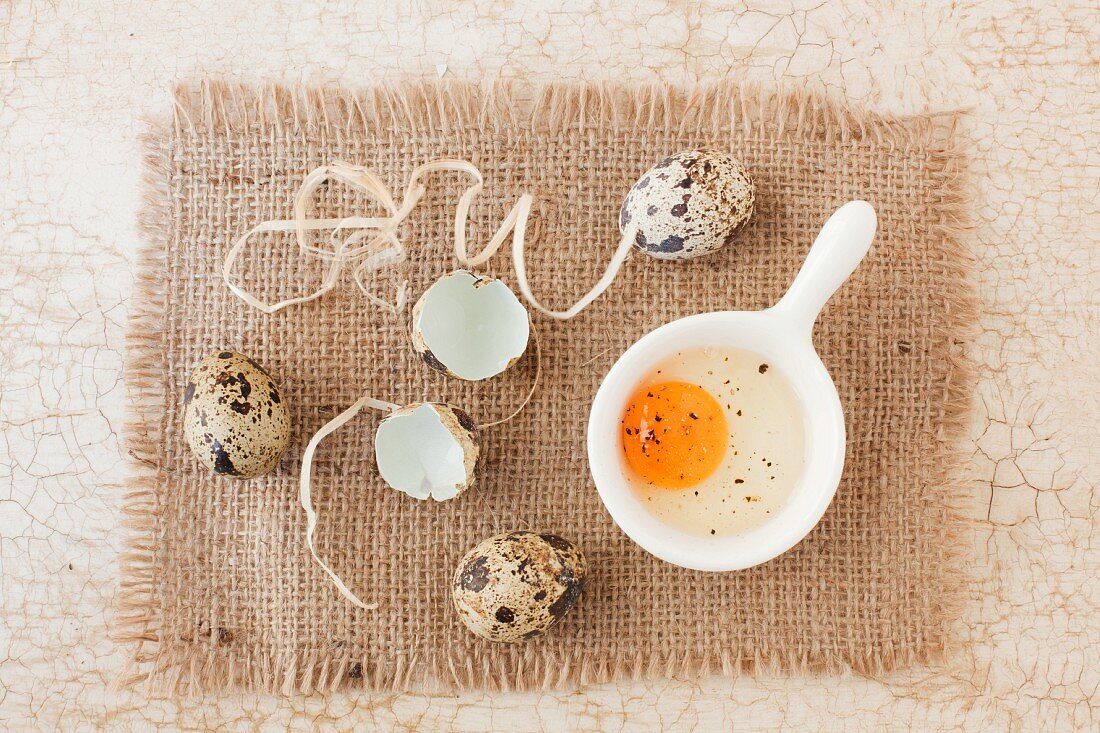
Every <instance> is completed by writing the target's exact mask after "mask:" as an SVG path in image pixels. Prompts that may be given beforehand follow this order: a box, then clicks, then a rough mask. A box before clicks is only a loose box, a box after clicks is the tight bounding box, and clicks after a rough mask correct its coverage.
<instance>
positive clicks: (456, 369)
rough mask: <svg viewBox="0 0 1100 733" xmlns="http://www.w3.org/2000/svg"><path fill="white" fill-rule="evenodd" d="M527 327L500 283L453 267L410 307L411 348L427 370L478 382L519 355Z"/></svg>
mask: <svg viewBox="0 0 1100 733" xmlns="http://www.w3.org/2000/svg"><path fill="white" fill-rule="evenodd" d="M530 325H531V324H530V321H529V319H528V316H527V309H526V308H524V307H523V304H522V303H520V301H519V298H517V297H516V295H515V293H513V292H512V290H511V289H510V288H509V287H508V286H507V285H505V284H504V282H503V281H501V280H498V279H496V278H491V277H487V276H484V275H476V274H474V273H472V272H469V271H467V270H455V271H454V272H451V273H448V274H446V275H444V276H443V277H441V278H439V279H438V280H436V281H435V282H434V283H433V284H432V285H431V287H429V288H428V289H427V290H426V291H424V294H423V295H421V296H420V299H419V300H418V301H417V302H416V304H415V305H414V306H413V312H412V342H413V348H414V349H415V350H416V352H417V353H418V354H419V355H420V358H422V359H423V360H424V362H425V363H426V364H427V365H428V366H430V367H431V368H433V369H435V370H437V371H440V372H443V373H444V374H447V375H448V376H452V377H457V378H458V379H465V380H468V381H479V380H482V379H488V378H489V377H493V376H496V375H497V374H500V373H501V372H503V371H504V370H505V369H507V368H508V367H510V366H511V365H512V364H514V363H515V362H516V360H518V359H519V358H520V357H521V356H522V355H523V353H524V351H526V350H527V342H528V339H529V338H530Z"/></svg>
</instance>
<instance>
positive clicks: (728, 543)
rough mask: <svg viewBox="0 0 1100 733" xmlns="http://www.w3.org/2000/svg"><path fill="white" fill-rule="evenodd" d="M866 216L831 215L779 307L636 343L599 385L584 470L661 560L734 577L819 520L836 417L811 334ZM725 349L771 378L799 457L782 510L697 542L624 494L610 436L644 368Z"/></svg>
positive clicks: (849, 268)
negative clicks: (801, 440) (765, 369)
mask: <svg viewBox="0 0 1100 733" xmlns="http://www.w3.org/2000/svg"><path fill="white" fill-rule="evenodd" d="M875 227H876V217H875V211H874V209H873V208H872V207H871V205H870V204H868V203H867V202H865V201H852V202H849V203H847V204H845V205H844V206H842V207H840V208H839V209H838V210H837V211H836V212H835V213H834V214H833V215H832V216H831V217H829V220H828V221H827V222H825V226H824V227H822V229H821V232H820V233H819V234H818V235H817V239H816V240H814V244H813V247H811V248H810V253H809V254H808V255H807V256H806V261H805V262H804V263H803V265H802V269H801V270H800V271H799V273H798V276H797V277H796V278H795V280H794V282H793V283H792V284H791V287H790V288H789V289H788V290H787V293H786V294H785V295H784V296H783V298H782V299H781V300H780V301H779V302H778V303H776V304H775V305H774V306H772V307H771V308H768V309H767V310H763V311H751V312H750V311H725V312H717V313H703V314H700V315H695V316H689V317H687V318H682V319H680V320H678V321H673V322H672V323H668V324H666V325H664V326H661V327H660V328H658V329H656V330H654V331H652V332H650V333H648V334H646V335H645V336H643V337H642V338H641V339H639V340H638V341H637V342H636V343H635V344H634V345H633V346H631V347H630V348H629V349H627V351H626V352H625V353H624V354H623V355H622V356H621V357H619V360H618V361H617V362H615V364H614V366H612V367H611V370H610V371H609V372H608V373H607V376H606V377H604V380H603V383H602V384H601V385H600V388H599V390H598V391H597V393H596V398H595V400H593V402H592V411H591V413H590V415H589V419H588V461H589V465H590V467H591V471H592V478H593V479H594V481H595V482H596V488H597V489H598V490H599V492H600V498H601V499H602V500H603V503H604V505H605V506H606V507H607V510H608V512H610V513H611V516H612V518H613V519H614V520H615V522H616V523H617V524H618V525H619V527H620V528H622V530H623V531H624V532H626V534H627V535H628V536H629V537H630V538H631V539H632V540H634V541H635V542H637V543H638V544H639V545H641V546H642V547H644V548H645V549H646V550H648V551H649V552H651V553H653V554H654V555H656V556H657V557H659V558H661V559H662V560H666V561H668V562H671V563H674V564H676V565H681V566H683V567H686V568H693V569H696V570H741V569H744V568H749V567H752V566H753V565H759V564H760V563H763V562H767V561H768V560H771V559H772V558H774V557H776V556H777V555H780V554H782V553H784V552H786V551H787V550H789V549H790V548H792V547H794V546H795V545H796V544H798V543H799V542H800V541H801V540H802V538H803V537H805V536H806V535H807V534H808V533H809V532H810V530H811V529H813V527H814V525H816V524H817V523H818V521H820V519H821V517H822V515H823V514H824V513H825V510H826V509H827V508H828V506H829V503H830V502H831V501H832V499H833V496H834V494H836V488H837V485H838V484H839V483H840V475H841V472H842V471H843V469H844V446H845V429H844V412H843V411H842V409H841V405H840V397H839V395H838V394H837V391H836V387H835V386H834V385H833V381H832V379H831V378H830V377H829V373H828V372H827V371H826V370H825V365H824V364H822V363H821V359H820V358H819V357H818V355H817V352H816V351H815V350H814V346H813V340H812V337H813V325H814V322H815V321H816V320H817V316H818V313H819V312H820V311H821V309H822V307H824V305H825V303H826V301H828V299H829V298H830V297H832V295H833V293H834V292H836V290H837V289H838V288H839V287H840V286H841V285H842V284H843V283H844V281H845V280H847V279H848V277H849V276H850V275H851V274H852V272H854V271H855V269H856V267H857V266H858V265H859V263H860V261H862V260H863V257H864V255H866V254H867V250H868V249H869V248H870V246H871V241H872V240H873V239H874V235H875ZM720 345H721V346H731V347H736V348H740V349H747V350H749V351H753V352H756V353H757V354H759V355H760V356H761V357H762V358H763V360H765V361H766V362H767V363H768V364H769V365H770V366H771V367H772V368H775V369H778V370H779V371H780V372H781V373H782V374H783V376H784V377H786V378H787V380H788V381H789V382H790V384H791V387H792V388H793V389H794V391H795V394H796V395H797V396H798V398H799V400H800V402H801V404H802V408H803V414H804V417H805V430H806V440H805V444H806V457H805V463H804V468H803V471H802V475H801V477H800V478H799V480H798V482H797V483H796V485H795V487H794V488H793V489H792V491H791V494H790V497H789V498H788V500H787V502H786V504H785V505H784V506H783V507H782V508H781V509H780V510H779V511H778V512H776V513H775V514H774V515H773V516H772V517H771V518H769V519H768V520H767V521H766V522H764V523H763V524H762V525H760V526H758V527H756V528H754V529H752V530H749V531H746V532H744V533H741V534H734V535H727V536H717V537H709V536H700V535H695V534H689V533H687V532H684V531H682V530H679V529H676V528H674V527H670V526H668V525H667V524H664V523H662V522H661V521H660V520H659V519H657V518H656V517H655V516H653V514H651V513H650V512H649V511H648V510H646V508H645V507H644V506H643V505H642V502H641V501H640V500H639V499H638V497H637V495H636V494H635V493H634V491H633V490H632V489H631V487H630V485H629V483H628V482H627V478H626V475H625V472H626V471H627V470H628V469H627V468H626V464H625V461H624V459H623V451H622V447H621V436H620V433H619V429H620V422H619V421H620V420H621V419H622V414H623V410H624V409H625V407H626V403H627V400H628V399H629V397H630V394H631V393H632V392H633V390H634V389H635V388H636V387H637V385H638V384H639V383H640V382H641V381H642V379H643V378H644V377H645V375H646V374H647V373H648V372H649V370H650V369H652V367H653V364H655V363H656V362H658V361H660V360H662V359H664V358H665V357H668V356H670V355H672V354H674V353H675V352H677V351H680V350H683V349H690V348H696V347H705V346H720Z"/></svg>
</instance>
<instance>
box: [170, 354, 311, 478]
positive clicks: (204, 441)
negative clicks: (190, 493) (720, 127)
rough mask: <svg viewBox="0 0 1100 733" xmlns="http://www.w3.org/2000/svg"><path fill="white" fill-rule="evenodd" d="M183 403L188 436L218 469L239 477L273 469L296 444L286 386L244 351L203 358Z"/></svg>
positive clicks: (202, 457) (208, 463) (198, 453)
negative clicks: (291, 427) (291, 434)
mask: <svg viewBox="0 0 1100 733" xmlns="http://www.w3.org/2000/svg"><path fill="white" fill-rule="evenodd" d="M183 403H184V412H183V434H184V438H185V439H186V440H187V444H188V445H189V446H190V447H191V450H192V452H194V454H195V457H196V458H198V459H199V461H200V462H202V463H203V465H205V466H206V467H207V468H209V469H210V470H212V471H213V472H214V473H217V474H220V475H223V476H232V477H234V478H253V477H255V476H260V475H262V474H265V473H268V472H269V471H271V470H272V469H273V468H275V466H276V465H277V464H278V463H279V459H280V458H282V456H283V453H285V452H286V449H287V446H288V445H289V444H290V412H289V410H288V409H287V404H286V400H285V399H283V394H282V391H281V390H280V389H279V386H278V385H277V384H276V383H275V380H274V379H272V377H271V375H270V374H268V373H267V370H265V369H264V368H263V367H262V366H260V365H259V364H258V363H256V362H255V361H254V360H252V359H251V358H249V357H247V356H245V355H244V354H240V353H237V352H235V351H220V352H218V353H216V354H212V355H210V356H208V357H206V358H205V359H203V360H202V361H201V362H199V365H198V366H197V367H195V369H194V370H192V372H191V374H190V375H189V377H188V381H187V389H186V392H185V393H184V396H183Z"/></svg>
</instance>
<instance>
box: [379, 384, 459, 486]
mask: <svg viewBox="0 0 1100 733" xmlns="http://www.w3.org/2000/svg"><path fill="white" fill-rule="evenodd" d="M479 439H480V436H479V435H478V431H477V425H476V424H475V423H474V420H473V418H471V417H470V416H469V415H468V414H466V413H465V412H464V411H462V410H460V409H458V408H457V407H452V406H451V405H446V404H443V403H440V402H417V403H414V404H411V405H407V406H405V407H402V408H400V409H398V410H394V411H393V412H392V413H390V414H389V415H387V416H386V417H385V418H384V419H383V420H382V422H381V423H379V425H378V429H377V430H376V431H375V434H374V457H375V462H376V463H377V464H378V472H379V474H381V476H382V480H384V481H385V482H386V483H387V484H388V485H389V486H390V487H391V488H394V489H397V490H398V491H402V492H404V493H406V494H408V495H409V496H411V497H413V498H414V499H427V498H428V497H429V496H430V497H431V498H433V499H435V500H436V501H445V500H447V499H453V498H454V497H456V496H458V495H459V494H461V493H462V492H463V491H466V490H467V489H468V488H470V487H471V486H472V485H473V483H474V478H475V475H476V474H475V470H476V468H477V458H478V455H479V453H480V450H481V449H480V446H479Z"/></svg>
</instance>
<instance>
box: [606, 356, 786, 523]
mask: <svg viewBox="0 0 1100 733" xmlns="http://www.w3.org/2000/svg"><path fill="white" fill-rule="evenodd" d="M804 441H805V436H804V421H803V416H802V410H801V406H800V403H799V401H798V398H797V396H796V395H795V393H794V390H793V389H792V388H791V386H790V384H789V383H788V382H787V380H786V379H784V378H783V376H782V375H781V374H780V373H779V372H778V370H776V369H773V368H771V367H770V366H769V365H768V364H767V362H766V361H765V360H763V359H761V358H760V357H759V356H757V355H756V354H753V353H752V352H749V351H744V350H741V349H730V348H707V349H691V350H686V351H682V352H679V353H677V354H675V355H673V356H672V357H671V358H669V359H666V360H665V361H663V362H661V363H659V364H657V365H656V366H655V367H654V369H653V371H652V372H650V374H649V375H648V376H647V377H646V379H645V380H643V381H642V383H641V384H640V385H639V387H638V389H637V390H635V392H634V394H633V395H632V396H631V398H630V400H629V402H628V403H627V405H626V409H625V411H624V413H623V419H622V448H623V456H624V474H625V475H626V476H627V479H628V481H629V482H630V484H631V486H632V487H633V489H634V491H635V492H636V493H637V495H638V497H639V498H640V499H641V500H642V502H643V504H644V505H645V506H646V507H647V508H648V509H649V511H651V512H652V513H653V514H654V515H655V516H656V517H657V518H658V519H660V520H661V521H663V522H666V523H668V524H670V525H672V526H675V527H677V528H679V529H682V530H684V531H687V532H690V533H693V534H702V535H728V534H734V533H737V532H743V531H746V530H749V529H752V528H753V527H755V526H757V525H759V524H761V523H763V522H765V521H767V520H768V518H769V517H770V516H771V515H773V514H775V513H776V512H777V511H778V510H779V508H780V507H781V506H782V505H783V503H784V502H785V501H786V499H787V497H788V496H789V495H790V492H791V490H792V489H793V488H794V485H795V484H796V483H797V481H798V479H799V477H800V475H801V473H802V467H803V462H804V460H805V455H804Z"/></svg>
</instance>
